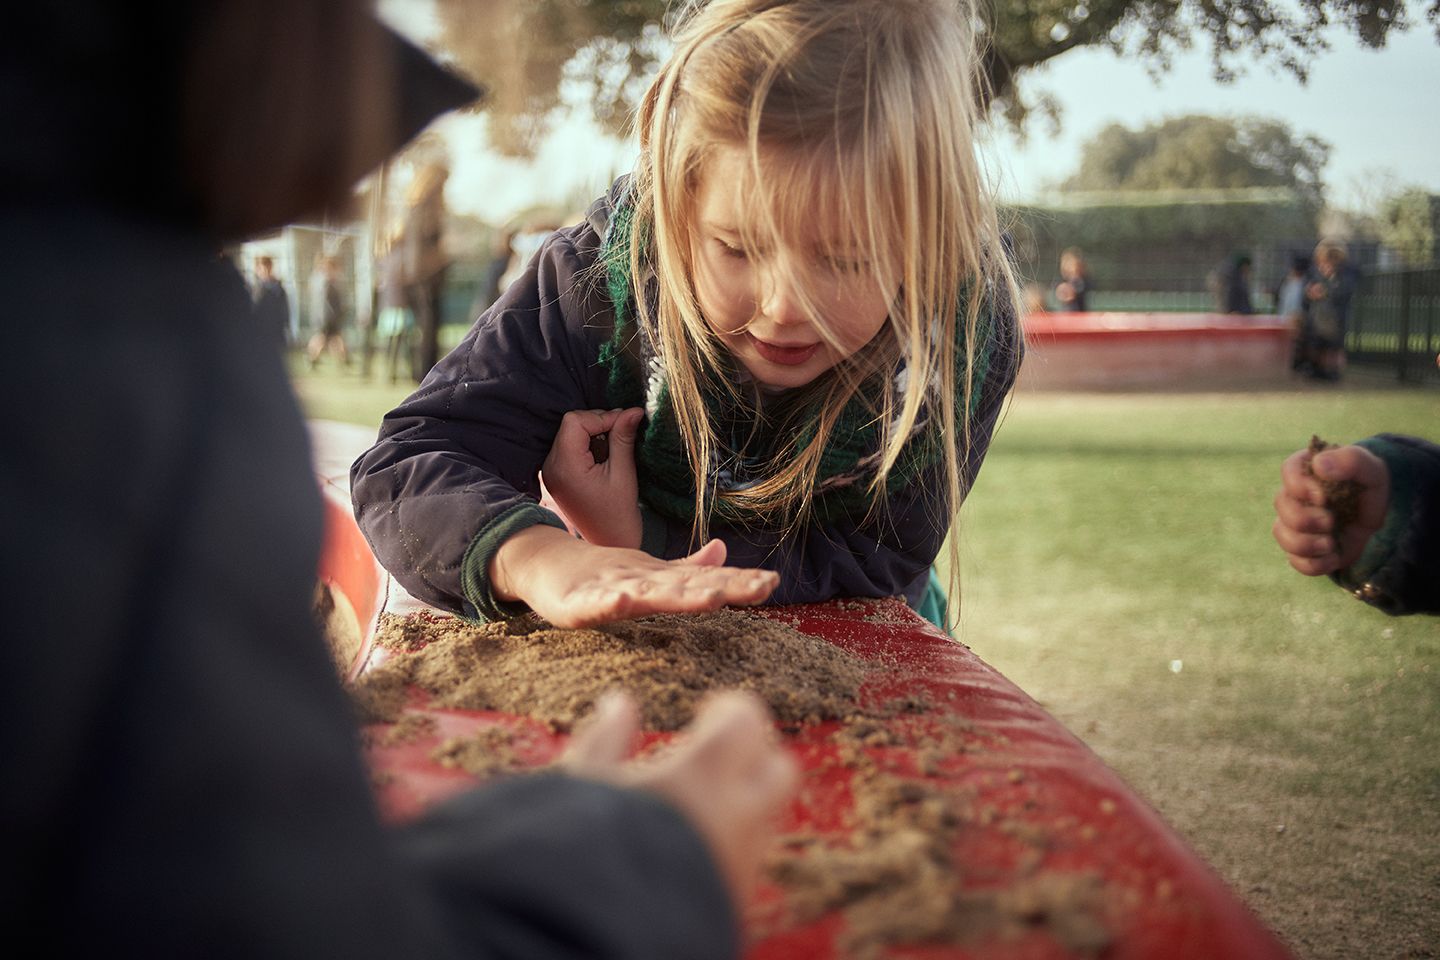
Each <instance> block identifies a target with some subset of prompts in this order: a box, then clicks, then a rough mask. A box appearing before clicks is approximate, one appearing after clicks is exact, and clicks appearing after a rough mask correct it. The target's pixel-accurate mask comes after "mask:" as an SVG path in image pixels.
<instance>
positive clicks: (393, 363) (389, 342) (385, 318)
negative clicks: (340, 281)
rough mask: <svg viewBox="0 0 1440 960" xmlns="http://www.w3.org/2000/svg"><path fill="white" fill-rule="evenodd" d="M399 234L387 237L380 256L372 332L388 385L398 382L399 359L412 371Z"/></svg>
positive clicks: (411, 317) (411, 325)
mask: <svg viewBox="0 0 1440 960" xmlns="http://www.w3.org/2000/svg"><path fill="white" fill-rule="evenodd" d="M402 236H403V234H402V232H401V229H400V228H398V227H397V228H396V230H395V231H394V232H393V233H392V234H391V236H390V238H389V240H388V241H387V247H386V250H385V252H384V254H383V255H382V256H381V257H380V291H379V297H378V298H377V299H378V300H379V307H380V315H379V317H378V318H377V319H376V323H375V333H376V336H377V337H378V338H379V342H380V349H381V350H383V351H384V352H385V364H386V369H387V371H388V374H389V377H390V382H391V383H392V384H394V383H397V382H398V381H399V379H400V359H401V358H402V357H403V358H404V360H405V366H406V368H407V369H410V368H412V366H413V364H414V361H415V358H414V356H413V355H412V354H411V350H412V349H413V346H412V344H411V340H412V338H413V337H414V334H415V312H414V311H413V310H411V309H410V298H409V296H408V295H407V294H406V290H405V248H404V246H403V245H402V244H401V242H400V241H401V238H402Z"/></svg>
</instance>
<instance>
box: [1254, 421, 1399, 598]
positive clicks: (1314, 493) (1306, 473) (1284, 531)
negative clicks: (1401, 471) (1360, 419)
mask: <svg viewBox="0 0 1440 960" xmlns="http://www.w3.org/2000/svg"><path fill="white" fill-rule="evenodd" d="M1280 478H1281V487H1280V492H1279V493H1277V494H1276V495H1275V523H1274V526H1273V527H1272V528H1271V532H1272V533H1273V534H1274V537H1275V541H1276V542H1277V543H1278V544H1280V547H1281V549H1283V550H1284V551H1285V553H1286V554H1287V555H1288V559H1289V561H1290V566H1292V567H1294V568H1295V569H1296V570H1298V571H1300V572H1301V573H1303V574H1305V575H1306V576H1310V577H1314V576H1320V575H1322V574H1329V573H1334V572H1335V571H1337V570H1344V569H1345V568H1346V567H1349V566H1350V565H1351V564H1353V563H1354V562H1355V561H1356V560H1357V559H1359V557H1360V554H1361V553H1362V552H1363V551H1364V549H1365V544H1366V543H1368V542H1369V540H1370V537H1371V536H1372V535H1373V534H1374V533H1375V531H1377V530H1379V529H1380V527H1381V525H1382V524H1383V523H1384V520H1385V511H1386V509H1387V508H1388V506H1389V503H1390V471H1389V469H1388V468H1387V467H1386V466H1385V461H1383V460H1381V459H1380V458H1379V457H1377V456H1375V454H1373V453H1371V452H1370V451H1369V450H1366V449H1365V448H1363V447H1358V446H1353V445H1352V446H1345V447H1333V446H1328V447H1327V446H1325V445H1324V444H1321V443H1318V442H1312V443H1311V445H1310V447H1307V448H1306V449H1304V450H1297V451H1296V452H1295V453H1293V454H1291V455H1290V456H1289V457H1288V458H1286V460H1285V462H1284V464H1283V465H1282V466H1281V468H1280Z"/></svg>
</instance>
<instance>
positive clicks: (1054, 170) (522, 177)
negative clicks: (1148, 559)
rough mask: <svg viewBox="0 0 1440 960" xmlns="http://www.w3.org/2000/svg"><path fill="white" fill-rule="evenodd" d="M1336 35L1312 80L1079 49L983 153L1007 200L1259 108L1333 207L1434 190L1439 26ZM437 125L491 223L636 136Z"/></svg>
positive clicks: (1189, 57) (463, 206) (588, 187)
mask: <svg viewBox="0 0 1440 960" xmlns="http://www.w3.org/2000/svg"><path fill="white" fill-rule="evenodd" d="M380 10H381V13H382V15H384V16H386V18H387V19H389V20H390V21H391V22H392V23H394V24H395V25H396V26H397V28H399V29H401V30H402V31H403V32H405V33H407V34H409V35H411V36H412V37H416V38H417V39H421V40H423V39H425V38H426V37H427V36H429V35H431V34H432V33H433V31H434V29H435V22H434V17H433V11H432V8H431V5H430V3H429V0H382V2H381V4H380ZM1328 38H1329V40H1330V42H1331V47H1332V48H1331V49H1330V50H1329V51H1328V52H1326V53H1323V54H1321V55H1319V56H1318V57H1317V58H1316V60H1315V62H1314V63H1313V64H1312V66H1311V71H1310V78H1309V82H1308V83H1307V84H1304V85H1302V84H1301V83H1300V82H1299V81H1298V80H1296V79H1295V78H1294V77H1293V76H1291V75H1290V74H1288V73H1281V72H1278V71H1272V70H1270V69H1269V68H1267V67H1263V66H1255V67H1251V68H1249V70H1248V72H1246V73H1245V74H1243V75H1241V76H1240V77H1239V78H1238V79H1236V80H1235V81H1233V82H1232V83H1229V84H1220V83H1217V82H1216V81H1215V80H1214V79H1213V78H1212V77H1211V75H1210V64H1209V56H1208V52H1207V50H1206V49H1205V48H1204V47H1203V46H1197V49H1194V50H1191V51H1189V52H1184V53H1181V54H1178V55H1177V56H1176V57H1175V59H1174V62H1173V65H1172V68H1171V70H1170V71H1169V72H1168V73H1166V74H1164V75H1162V76H1160V77H1159V78H1151V76H1150V75H1149V74H1148V73H1147V72H1146V70H1145V68H1144V67H1143V66H1142V65H1141V64H1140V63H1139V62H1137V61H1135V60H1134V59H1128V60H1127V59H1122V58H1119V57H1117V56H1116V55H1115V54H1113V53H1111V52H1110V51H1108V50H1099V49H1083V48H1082V49H1076V50H1072V51H1070V52H1069V53H1066V54H1063V55H1061V56H1059V57H1057V58H1055V59H1054V60H1052V61H1050V62H1049V63H1047V64H1045V65H1042V66H1041V67H1039V68H1037V69H1035V70H1032V71H1030V72H1029V73H1027V74H1026V75H1025V76H1024V79H1023V80H1022V84H1024V85H1025V88H1026V89H1028V90H1029V91H1030V93H1031V95H1032V96H1033V94H1034V93H1036V92H1039V91H1041V90H1043V91H1046V92H1048V93H1050V94H1051V95H1053V96H1054V97H1055V99H1056V100H1057V101H1058V102H1059V104H1060V115H1061V128H1060V130H1059V131H1058V132H1056V133H1051V132H1050V130H1049V129H1048V128H1047V127H1046V125H1045V124H1043V123H1036V124H1034V125H1032V127H1031V128H1030V132H1029V136H1028V138H1027V140H1026V142H1024V143H1023V144H1022V143H1020V142H1018V141H1017V139H1016V138H1015V137H1014V136H1013V135H1011V134H1010V132H1009V131H1008V130H1006V129H1004V128H1003V127H997V128H996V129H993V130H991V131H990V132H989V134H988V135H987V136H986V138H985V139H984V140H983V141H982V144H981V147H980V149H981V151H982V153H983V154H984V155H985V156H986V158H987V162H988V165H989V167H990V168H991V170H992V172H993V173H994V175H995V179H996V183H997V186H998V188H999V191H1000V195H1001V197H1002V199H1005V200H1035V199H1043V197H1044V195H1045V194H1046V192H1047V190H1048V189H1049V188H1050V187H1051V186H1052V185H1053V184H1054V183H1055V182H1056V181H1059V180H1061V179H1063V178H1064V177H1065V176H1067V175H1068V174H1069V173H1071V172H1072V171H1073V170H1074V168H1075V166H1076V164H1077V162H1078V157H1079V151H1080V147H1081V145H1082V144H1083V143H1084V142H1085V141H1086V140H1087V139H1089V138H1090V137H1092V136H1094V135H1095V134H1096V133H1097V132H1099V131H1100V130H1101V129H1102V128H1104V127H1105V126H1106V125H1108V124H1110V123H1122V124H1124V125H1126V126H1128V127H1131V128H1136V127H1139V126H1144V125H1146V124H1148V123H1153V122H1156V121H1158V120H1160V119H1162V118H1164V117H1167V116H1178V115H1182V114H1187V113H1210V114H1219V115H1230V116H1236V115H1244V114H1255V115H1260V116H1267V117H1274V118H1278V119H1280V120H1283V121H1285V122H1287V123H1289V124H1290V125H1291V127H1292V129H1294V130H1295V131H1296V132H1297V133H1298V134H1309V135H1314V136H1317V137H1319V138H1320V139H1322V140H1324V141H1326V142H1328V143H1329V144H1330V146H1331V148H1332V150H1331V154H1330V162H1329V164H1328V165H1327V167H1326V169H1325V181H1326V184H1327V187H1328V188H1329V196H1330V200H1331V202H1332V203H1334V204H1336V205H1339V206H1342V207H1355V206H1359V205H1362V204H1363V203H1364V200H1365V199H1366V198H1372V199H1373V198H1375V197H1376V196H1377V190H1378V191H1379V192H1380V195H1383V193H1384V192H1386V191H1387V189H1389V188H1398V187H1400V186H1409V185H1419V186H1422V187H1426V188H1428V189H1429V190H1430V191H1432V192H1434V193H1440V124H1437V123H1434V122H1432V121H1431V120H1430V119H1429V118H1430V117H1432V116H1433V114H1434V109H1435V105H1434V98H1435V95H1436V91H1440V44H1437V42H1436V38H1435V32H1434V29H1433V28H1432V27H1431V26H1429V25H1427V24H1423V23H1422V24H1420V25H1419V26H1416V27H1412V28H1411V29H1410V30H1409V31H1407V32H1405V33H1395V34H1392V36H1391V38H1390V41H1389V43H1388V44H1387V46H1386V47H1385V48H1384V49H1382V50H1379V51H1371V50H1366V49H1364V48H1363V47H1361V46H1360V45H1359V43H1358V42H1356V41H1354V40H1352V39H1350V38H1349V36H1348V35H1347V34H1342V33H1340V32H1338V31H1337V32H1335V33H1333V34H1332V35H1329V37H1328ZM437 129H438V130H439V132H440V133H441V134H442V135H443V136H444V137H445V139H446V141H447V143H448V144H449V147H450V152H451V162H452V167H453V169H452V174H451V179H450V182H449V183H448V184H447V186H446V192H445V195H446V201H447V203H448V204H449V206H450V208H451V209H452V210H454V211H456V212H460V213H468V214H473V215H475V216H478V217H480V218H481V219H484V220H486V221H489V222H492V223H501V222H505V221H507V220H509V219H510V218H512V217H515V216H516V215H517V214H518V213H520V212H521V211H523V210H525V209H526V208H528V207H531V206H534V205H537V204H542V203H558V202H561V201H565V200H567V199H568V198H571V197H575V196H591V195H597V194H599V193H600V192H602V191H603V190H604V188H605V186H606V185H608V183H609V182H610V180H611V179H612V178H613V177H614V176H615V175H616V174H617V173H619V172H623V171H624V170H625V169H626V168H628V166H629V165H630V162H631V160H632V159H633V157H634V148H633V147H632V146H631V145H630V144H628V143H625V142H617V141H614V140H611V139H609V138H607V137H605V136H604V135H603V134H601V133H600V132H599V131H598V130H597V129H596V128H595V127H594V125H593V124H591V123H590V122H589V121H588V119H587V118H586V117H585V116H584V111H583V105H580V106H579V107H577V109H573V110H572V111H571V114H570V116H569V117H567V118H565V119H563V120H562V121H560V122H558V123H557V124H556V125H555V127H554V129H553V131H552V134H551V136H550V138H549V139H548V140H547V141H546V142H545V143H544V144H542V146H541V147H540V149H539V151H538V153H537V155H536V156H535V158H534V159H532V160H529V161H517V160H509V159H506V158H503V157H500V156H498V155H496V154H495V153H494V152H493V151H492V150H490V149H489V148H488V147H487V145H486V142H485V118H484V115H483V114H481V115H478V116H459V117H450V118H446V119H444V120H441V121H439V123H438V124H437Z"/></svg>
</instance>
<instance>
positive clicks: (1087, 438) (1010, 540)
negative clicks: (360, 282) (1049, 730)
mask: <svg viewBox="0 0 1440 960" xmlns="http://www.w3.org/2000/svg"><path fill="white" fill-rule="evenodd" d="M296 385H297V388H298V390H299V393H300V395H301V398H302V402H303V404H304V407H305V409H306V412H307V414H308V415H310V416H314V417H322V418H327V419H337V420H346V421H350V422H355V423H361V424H365V425H375V424H377V423H378V421H379V417H380V415H381V414H382V413H383V412H384V411H385V410H386V409H388V408H389V407H391V406H393V405H394V403H395V402H397V401H398V400H399V399H400V398H402V397H403V396H404V394H405V392H406V387H405V386H404V385H403V384H402V385H400V386H398V387H395V388H392V387H389V386H388V385H373V384H372V385H367V384H364V383H361V382H360V381H359V380H358V378H355V377H353V376H349V375H342V374H339V373H336V372H334V371H331V370H327V369H325V368H322V370H321V372H320V373H319V374H308V373H307V374H303V375H299V376H297V378H296ZM1380 430H1393V431H1397V432H1408V433H1418V434H1422V435H1431V436H1436V435H1440V392H1437V391H1435V390H1434V389H1429V390H1399V389H1394V388H1391V387H1386V386H1366V385H1364V384H1363V382H1359V381H1358V380H1356V379H1354V378H1352V381H1350V382H1347V383H1346V384H1345V385H1343V386H1341V387H1339V388H1334V387H1331V388H1316V389H1296V390H1294V391H1277V392H1268V393H1228V394H1208V393H1188V394H1127V395H1117V394H1105V395H1093V394H1038V393H1022V394H1020V395H1018V396H1017V397H1016V398H1015V400H1014V401H1013V403H1012V406H1011V408H1010V410H1009V412H1008V414H1007V417H1006V419H1005V421H1004V423H1003V424H1002V426H1001V429H1000V431H999V434H998V436H997V438H996V442H995V445H994V447H993V449H992V452H991V454H990V456H989V458H988V459H987V460H986V463H985V466H984V469H983V470H982V472H981V475H980V478H979V481H978V483H977V484H976V487H975V490H974V492H973V493H972V495H971V497H970V500H969V502H968V503H967V505H966V507H965V508H964V510H963V511H962V513H961V518H960V531H961V533H960V536H961V556H962V563H963V570H962V574H963V577H962V580H963V588H964V592H963V603H962V606H961V612H960V616H961V624H960V629H959V631H958V633H959V635H960V637H961V638H962V639H963V640H964V641H965V642H966V643H967V644H969V645H970V646H971V647H973V648H974V650H975V651H976V652H977V653H978V654H979V655H980V656H981V657H983V658H984V659H985V660H987V661H989V662H990V663H991V664H992V665H994V666H995V667H997V668H998V669H1000V670H1001V671H1002V672H1003V673H1005V674H1006V675H1007V676H1009V677H1010V678H1011V679H1012V680H1014V681H1015V682H1017V683H1018V684H1019V685H1020V686H1021V687H1023V688H1025V689H1026V690H1027V691H1028V692H1030V693H1031V694H1032V695H1033V696H1035V697H1036V698H1037V699H1038V700H1040V701H1041V703H1042V704H1044V705H1045V706H1046V707H1047V708H1048V709H1049V710H1050V711H1051V713H1053V714H1054V715H1055V716H1056V717H1057V718H1058V719H1059V720H1061V721H1062V722H1063V723H1065V724H1066V725H1067V726H1068V727H1069V728H1070V729H1071V730H1073V731H1074V732H1075V733H1076V734H1077V735H1079V736H1080V737H1081V738H1082V739H1084V740H1085V741H1086V742H1087V743H1089V744H1090V745H1091V747H1092V748H1093V749H1095V750H1096V751H1097V752H1098V753H1099V754H1100V756H1101V757H1102V758H1104V759H1105V760H1106V761H1107V762H1108V763H1109V764H1110V765H1111V766H1112V767H1113V768H1114V769H1115V770H1116V771H1118V772H1119V773H1120V774H1121V775H1122V776H1124V777H1125V778H1126V779H1128V780H1129V781H1130V782H1131V783H1132V784H1133V785H1134V787H1135V788H1136V789H1137V790H1138V791H1139V792H1140V793H1141V794H1142V795H1144V796H1145V797H1147V798H1148V799H1149V800H1150V802H1151V803H1153V804H1154V806H1155V807H1156V808H1157V809H1158V810H1159V811H1160V812H1161V813H1162V814H1163V815H1164V816H1165V818H1166V819H1167V820H1168V821H1169V822H1170V823H1171V824H1173V825H1174V826H1175V827H1176V828H1177V829H1178V830H1179V831H1180V832H1181V833H1182V834H1184V835H1185V836H1186V837H1188V838H1189V840H1190V841H1191V843H1192V844H1193V845H1194V846H1195V847H1196V849H1197V850H1198V851H1199V852H1200V853H1201V854H1202V856H1204V857H1205V858H1206V859H1207V860H1208V861H1209V862H1210V863H1211V864H1213V865H1214V867H1215V868H1216V869H1217V871H1218V872H1219V873H1220V874H1221V875H1222V876H1223V877H1225V879H1226V880H1227V881H1229V882H1230V884H1231V885H1232V886H1233V887H1234V889H1235V890H1236V891H1237V892H1238V893H1239V895H1240V896H1241V897H1242V898H1244V899H1245V900H1246V901H1247V902H1248V903H1249V904H1250V905H1251V906H1252V908H1253V909H1254V910H1255V911H1256V912H1257V913H1258V914H1259V915H1260V916H1261V917H1262V918H1264V919H1265V920H1266V921H1267V922H1268V923H1269V924H1270V925H1271V926H1272V927H1273V928H1274V929H1276V930H1277V932H1279V933H1280V934H1281V935H1282V936H1283V937H1284V938H1285V939H1286V940H1287V941H1288V942H1289V943H1290V944H1291V945H1292V946H1293V948H1294V949H1295V952H1296V954H1297V955H1298V956H1300V957H1302V958H1336V960H1339V958H1351V957H1361V956H1363V957H1375V958H1381V957H1394V958H1411V960H1415V958H1429V957H1440V946H1437V945H1440V749H1437V746H1440V621H1437V620H1435V619H1424V618H1422V619H1414V618H1411V619H1400V620H1396V619H1392V618H1389V617H1386V616H1384V615H1383V614H1380V613H1378V612H1376V611H1374V610H1371V609H1368V608H1366V607H1364V606H1363V605H1361V604H1359V603H1358V602H1356V601H1354V600H1352V599H1350V598H1349V597H1347V596H1346V595H1345V594H1344V593H1343V592H1341V591H1340V590H1338V589H1337V588H1335V587H1334V586H1333V585H1331V584H1330V583H1329V582H1328V581H1324V580H1312V579H1308V578H1305V577H1301V576H1299V575H1298V574H1296V573H1294V572H1293V571H1291V570H1290V568H1289V567H1288V566H1287V565H1286V563H1285V561H1284V558H1283V556H1282V555H1281V553H1280V551H1279V549H1278V548H1277V547H1276V546H1275V545H1274V543H1273V541H1272V540H1271V539H1270V532H1269V530H1270V523H1271V518H1272V508H1271V500H1272V498H1273V496H1274V492H1275V488H1276V486H1277V478H1278V473H1279V464H1280V461H1281V460H1282V459H1283V458H1284V457H1285V456H1286V455H1288V454H1289V453H1290V452H1292V451H1293V450H1295V449H1297V448H1299V447H1301V446H1304V445H1305V444H1306V442H1308V440H1309V439H1310V435H1311V434H1312V433H1318V434H1319V435H1321V436H1322V437H1324V438H1325V439H1327V440H1330V441H1334V442H1345V441H1349V440H1354V439H1357V438H1359V437H1362V436H1365V435H1368V434H1370V433H1374V432H1377V431H1380Z"/></svg>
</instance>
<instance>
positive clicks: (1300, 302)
mask: <svg viewBox="0 0 1440 960" xmlns="http://www.w3.org/2000/svg"><path fill="white" fill-rule="evenodd" d="M1309 273H1310V258H1309V257H1302V256H1295V257H1292V258H1291V259H1290V269H1289V271H1288V272H1287V273H1286V274H1285V278H1284V279H1283V280H1281V281H1280V286H1279V287H1278V288H1276V290H1275V312H1276V313H1278V314H1279V315H1280V316H1282V317H1284V318H1285V320H1286V322H1287V323H1289V324H1290V330H1291V332H1292V334H1293V336H1294V341H1293V343H1292V346H1291V349H1290V369H1291V370H1294V371H1295V372H1296V373H1309V372H1310V371H1311V370H1313V369H1314V368H1315V361H1314V358H1313V357H1312V354H1313V353H1314V345H1313V343H1312V342H1311V341H1312V340H1313V338H1314V334H1313V332H1312V331H1311V329H1310V311H1309V305H1308V303H1307V302H1306V299H1305V284H1306V280H1307V277H1308V276H1309Z"/></svg>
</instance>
